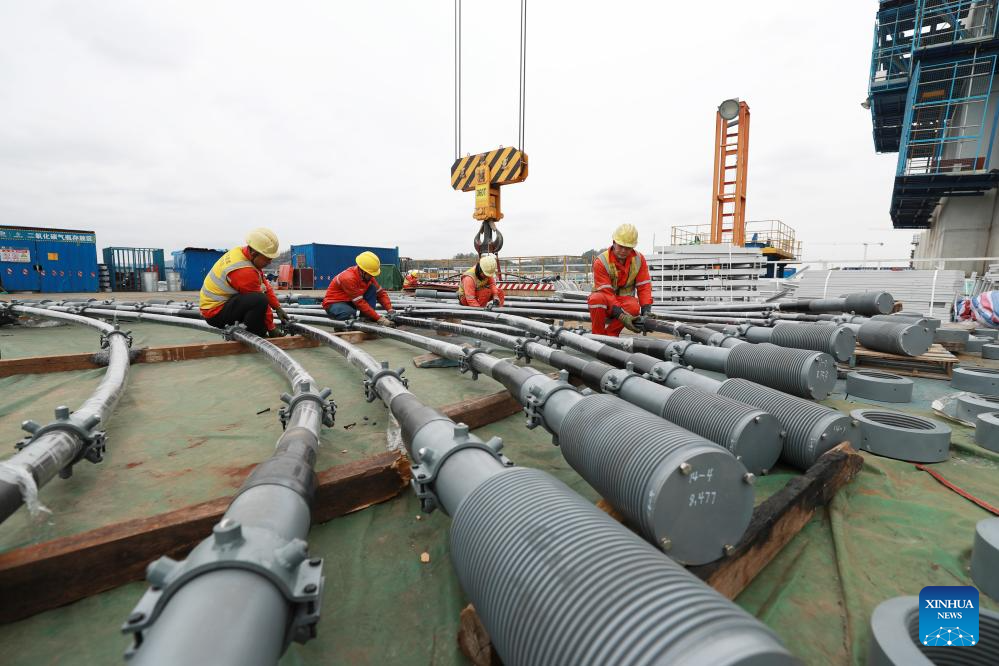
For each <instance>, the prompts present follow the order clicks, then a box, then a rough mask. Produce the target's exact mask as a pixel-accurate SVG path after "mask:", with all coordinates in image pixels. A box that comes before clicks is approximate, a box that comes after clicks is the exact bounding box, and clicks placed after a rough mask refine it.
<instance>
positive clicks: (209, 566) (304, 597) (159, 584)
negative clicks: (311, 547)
mask: <svg viewBox="0 0 999 666" xmlns="http://www.w3.org/2000/svg"><path fill="white" fill-rule="evenodd" d="M218 569H243V570H246V571H252V572H253V573H256V574H259V575H261V576H263V577H264V578H266V579H267V580H269V581H270V582H272V583H273V584H274V586H275V587H277V589H278V590H280V592H281V595H282V596H284V598H285V599H286V600H287V601H288V603H289V604H291V605H292V607H293V614H292V620H291V624H290V625H289V626H288V630H287V632H286V633H285V638H284V645H285V647H287V646H288V644H289V643H290V642H291V641H295V642H297V643H305V642H306V641H308V640H309V639H310V638H314V637H315V635H316V623H317V622H319V612H320V608H321V605H322V598H323V560H322V559H321V558H309V552H308V544H307V543H306V542H305V541H302V540H301V539H292V540H291V541H288V540H286V539H284V538H282V537H281V536H279V535H277V534H275V533H274V532H272V531H270V530H268V529H265V528H262V527H244V526H242V525H240V524H239V523H238V522H237V521H235V520H232V519H229V518H223V519H222V520H221V521H220V522H219V523H218V524H217V525H215V527H213V528H212V537H211V538H209V539H205V540H204V541H202V542H201V543H200V544H198V545H197V547H195V549H194V550H192V551H191V554H190V555H188V556H187V559H185V560H183V561H180V562H178V561H177V560H174V559H171V558H169V557H161V558H159V559H158V560H155V561H154V562H152V563H151V564H150V565H149V567H148V568H147V569H146V579H147V580H148V581H149V584H150V588H149V589H148V590H146V593H145V594H144V595H142V598H141V599H139V603H138V604H137V605H136V606H135V608H134V609H133V610H132V612H131V614H130V615H129V616H128V619H127V620H126V621H125V624H123V625H122V627H121V630H122V633H126V634H134V636H133V642H132V645H131V647H130V648H129V649H128V652H126V654H125V658H126V659H128V658H130V657H132V656H134V655H135V652H136V650H138V649H140V648H141V646H142V638H143V637H142V632H143V631H146V630H148V629H149V628H150V627H152V626H153V624H154V623H155V622H156V619H157V618H158V617H159V616H160V614H161V613H162V612H163V608H164V607H165V606H166V604H167V602H169V600H170V597H172V596H173V595H174V594H176V592H177V591H178V590H180V588H182V587H183V586H184V585H185V584H186V583H187V582H188V581H189V580H191V579H192V578H195V577H196V576H199V575H201V574H203V573H206V572H208V571H215V570H218Z"/></svg>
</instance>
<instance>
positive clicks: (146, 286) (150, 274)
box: [142, 271, 160, 291]
mask: <svg viewBox="0 0 999 666" xmlns="http://www.w3.org/2000/svg"><path fill="white" fill-rule="evenodd" d="M159 278H160V274H159V273H157V272H156V271H145V272H143V273H142V291H156V283H157V282H159Z"/></svg>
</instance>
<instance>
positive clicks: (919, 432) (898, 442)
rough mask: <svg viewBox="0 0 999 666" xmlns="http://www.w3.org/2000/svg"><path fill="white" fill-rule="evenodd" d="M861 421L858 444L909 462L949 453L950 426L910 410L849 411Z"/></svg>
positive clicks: (935, 459)
mask: <svg viewBox="0 0 999 666" xmlns="http://www.w3.org/2000/svg"><path fill="white" fill-rule="evenodd" d="M850 416H851V417H853V420H855V421H857V422H858V423H859V424H860V448H861V449H863V450H864V451H869V452H870V453H873V454H875V455H879V456H884V457H886V458H894V459H896V460H907V461H910V462H925V463H933V462H941V461H944V460H947V457H948V456H949V455H950V428H949V427H948V426H946V425H944V424H942V423H940V422H938V421H931V420H929V419H924V418H921V417H919V416H913V415H912V414H903V413H902V412H892V411H888V410H883V409H855V410H853V411H852V412H850Z"/></svg>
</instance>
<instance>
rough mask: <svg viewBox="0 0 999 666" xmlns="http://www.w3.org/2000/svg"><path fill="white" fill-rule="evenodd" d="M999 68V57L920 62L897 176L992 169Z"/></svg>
mask: <svg viewBox="0 0 999 666" xmlns="http://www.w3.org/2000/svg"><path fill="white" fill-rule="evenodd" d="M995 69H996V56H995V55H985V56H974V57H971V58H963V59H959V60H952V61H946V62H940V63H935V64H925V63H923V62H921V61H920V62H917V63H916V70H915V72H914V73H913V77H912V82H911V83H910V84H909V92H908V97H907V100H906V109H905V119H904V120H903V123H902V139H901V143H900V145H899V155H898V166H897V169H896V172H895V175H896V176H898V177H903V176H922V175H941V174H959V173H968V172H984V171H988V170H989V162H990V157H991V153H992V146H993V143H994V141H995V134H996V119H997V116H996V112H993V113H992V117H991V122H989V95H990V93H991V91H992V83H993V80H994V77H995ZM996 108H997V110H999V105H997V107H996Z"/></svg>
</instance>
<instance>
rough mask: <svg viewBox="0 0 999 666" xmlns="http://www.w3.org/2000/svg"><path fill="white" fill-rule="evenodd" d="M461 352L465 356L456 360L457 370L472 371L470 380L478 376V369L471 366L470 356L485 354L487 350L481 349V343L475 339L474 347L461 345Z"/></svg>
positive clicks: (462, 371)
mask: <svg viewBox="0 0 999 666" xmlns="http://www.w3.org/2000/svg"><path fill="white" fill-rule="evenodd" d="M461 349H462V352H463V353H464V354H465V356H464V357H463V358H462V359H461V360H460V361H458V372H460V373H462V374H464V373H466V372H470V373H472V381H475V380H477V379H478V378H479V371H478V370H476V369H475V368H474V367H473V366H472V357H473V356H475V355H476V354H486V353H488V350H486V349H483V348H482V346H481V343H479V342H478V341H476V343H475V346H474V347H462V348H461Z"/></svg>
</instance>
